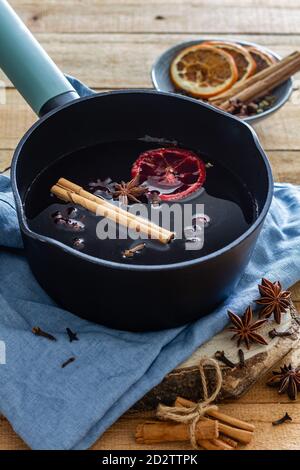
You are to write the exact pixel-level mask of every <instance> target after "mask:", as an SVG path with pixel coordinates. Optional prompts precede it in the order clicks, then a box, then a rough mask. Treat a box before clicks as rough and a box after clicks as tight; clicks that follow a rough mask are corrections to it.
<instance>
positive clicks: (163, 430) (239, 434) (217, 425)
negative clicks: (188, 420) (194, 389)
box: [135, 397, 255, 450]
mask: <svg viewBox="0 0 300 470" xmlns="http://www.w3.org/2000/svg"><path fill="white" fill-rule="evenodd" d="M174 405H175V406H177V407H182V406H184V407H191V406H193V405H195V403H193V402H192V401H190V400H186V399H185V398H181V397H177V399H176V401H175V403H174ZM254 429H255V427H254V426H253V424H250V423H247V422H245V421H242V420H240V419H237V418H233V417H231V416H228V415H226V414H224V413H221V412H220V411H219V409H216V410H210V411H208V412H207V414H206V415H205V416H204V417H203V418H201V420H200V421H198V423H197V427H196V437H197V444H198V445H199V446H200V447H202V448H203V449H205V450H234V449H236V448H237V446H238V444H249V442H250V441H251V439H252V437H253V433H254ZM135 438H136V442H137V443H139V444H158V443H162V442H176V441H189V439H190V434H189V425H188V424H182V423H179V424H178V423H174V422H170V421H148V422H145V423H141V424H139V425H138V426H137V429H136V434H135Z"/></svg>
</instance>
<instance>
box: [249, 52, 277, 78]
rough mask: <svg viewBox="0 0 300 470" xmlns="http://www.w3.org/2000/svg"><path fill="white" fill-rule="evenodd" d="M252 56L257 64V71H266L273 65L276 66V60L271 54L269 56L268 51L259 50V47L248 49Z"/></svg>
mask: <svg viewBox="0 0 300 470" xmlns="http://www.w3.org/2000/svg"><path fill="white" fill-rule="evenodd" d="M247 49H248V51H249V53H250V54H251V56H252V58H253V60H255V62H256V71H255V73H257V72H260V71H261V70H264V69H266V68H267V67H269V66H270V65H272V64H275V62H276V59H275V57H273V56H272V55H271V54H268V53H267V52H266V51H263V50H261V49H258V47H253V46H250V47H248V48H247Z"/></svg>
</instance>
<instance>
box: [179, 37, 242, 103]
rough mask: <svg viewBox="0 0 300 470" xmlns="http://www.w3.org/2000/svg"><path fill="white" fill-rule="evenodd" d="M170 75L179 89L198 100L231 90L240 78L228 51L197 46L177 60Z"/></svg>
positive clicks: (189, 48) (185, 50)
mask: <svg viewBox="0 0 300 470" xmlns="http://www.w3.org/2000/svg"><path fill="white" fill-rule="evenodd" d="M170 75H171V79H172V81H173V82H174V84H175V86H176V87H177V88H178V89H180V90H183V91H185V92H186V93H188V94H189V95H192V96H195V97H198V98H209V97H211V96H215V95H217V94H219V93H222V92H223V91H225V90H227V89H228V88H230V87H231V86H232V85H233V83H235V82H236V80H237V78H238V71H237V67H236V65H235V62H234V60H233V58H232V56H231V55H230V54H228V52H225V51H223V50H222V49H220V48H217V47H212V46H208V45H202V44H198V45H196V46H191V47H188V48H187V49H184V50H182V51H181V52H180V53H179V54H178V55H177V56H176V57H175V59H174V60H173V62H172V64H171V67H170Z"/></svg>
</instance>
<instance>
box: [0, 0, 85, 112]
mask: <svg viewBox="0 0 300 470" xmlns="http://www.w3.org/2000/svg"><path fill="white" fill-rule="evenodd" d="M0 68H2V70H3V71H4V73H5V74H6V75H7V77H8V78H9V79H10V80H11V82H12V83H13V84H14V86H15V87H16V88H17V90H19V92H20V93H21V94H22V95H23V97H24V98H25V100H26V101H27V102H28V103H29V105H30V106H31V108H32V109H33V110H34V111H35V112H36V113H37V114H38V115H42V114H45V112H48V111H49V110H50V109H51V108H53V107H55V106H58V105H61V104H64V103H66V102H68V101H71V100H73V99H76V98H79V95H78V94H77V92H76V91H75V89H74V88H73V87H72V85H71V84H70V83H69V82H68V80H67V79H66V78H65V76H64V75H63V73H62V72H61V71H60V70H59V69H58V68H57V66H56V65H55V63H54V62H53V61H52V60H51V59H50V57H49V56H48V55H47V54H46V52H45V51H44V49H43V48H42V47H41V46H40V45H39V43H38V42H37V40H36V39H35V38H34V37H33V35H32V34H31V33H30V31H29V30H28V29H27V28H26V26H25V25H24V24H23V22H22V21H21V20H20V18H19V17H18V16H17V14H16V13H15V12H14V10H13V9H12V8H11V7H10V5H9V4H8V3H7V1H6V0H0Z"/></svg>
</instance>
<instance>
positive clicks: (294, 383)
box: [267, 364, 300, 400]
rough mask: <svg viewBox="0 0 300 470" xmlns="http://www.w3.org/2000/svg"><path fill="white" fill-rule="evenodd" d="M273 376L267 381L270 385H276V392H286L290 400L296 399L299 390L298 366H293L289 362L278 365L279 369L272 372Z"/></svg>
mask: <svg viewBox="0 0 300 470" xmlns="http://www.w3.org/2000/svg"><path fill="white" fill-rule="evenodd" d="M272 374H273V377H271V378H270V379H269V380H268V381H267V385H269V386H270V387H278V393H279V394H282V393H287V395H288V397H289V398H290V399H291V400H296V399H297V392H299V391H300V367H296V368H294V367H293V366H292V365H291V364H289V365H288V366H287V365H284V366H283V367H280V370H279V371H273V372H272Z"/></svg>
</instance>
